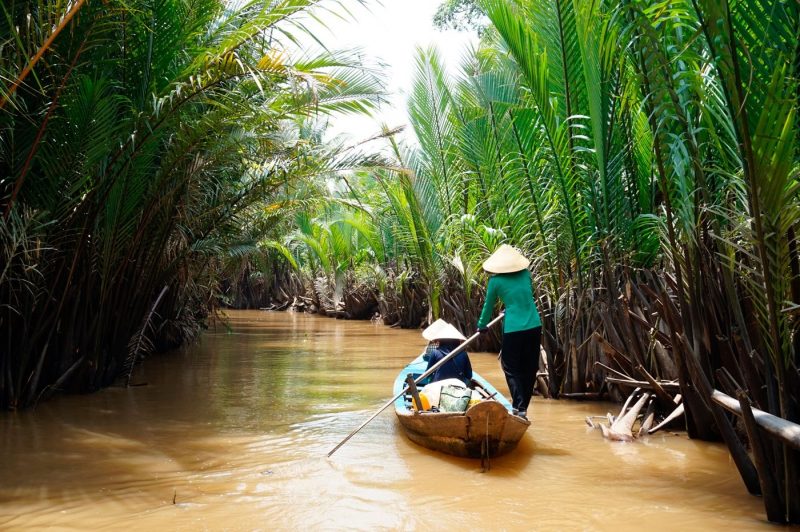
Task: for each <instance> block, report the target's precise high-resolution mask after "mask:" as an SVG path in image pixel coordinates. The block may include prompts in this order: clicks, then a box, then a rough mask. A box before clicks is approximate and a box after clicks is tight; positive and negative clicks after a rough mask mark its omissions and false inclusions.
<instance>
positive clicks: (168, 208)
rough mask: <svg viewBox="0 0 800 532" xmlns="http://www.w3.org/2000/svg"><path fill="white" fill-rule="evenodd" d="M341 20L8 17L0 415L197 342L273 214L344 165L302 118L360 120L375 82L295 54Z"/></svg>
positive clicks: (57, 7) (92, 13) (173, 1)
mask: <svg viewBox="0 0 800 532" xmlns="http://www.w3.org/2000/svg"><path fill="white" fill-rule="evenodd" d="M317 4H320V5H319V6H317ZM337 6H338V4H335V3H332V2H328V3H326V4H323V3H320V2H318V1H315V0H284V1H278V2H275V1H239V2H225V1H222V0H192V1H187V0H154V1H142V2H133V3H131V2H124V1H117V0H108V1H103V2H100V1H95V0H88V1H87V0H73V1H64V0H53V1H44V2H42V1H22V0H14V1H12V2H4V3H3V5H2V7H0V9H1V10H2V11H0V15H1V16H0V49H2V55H0V75H1V76H2V79H3V83H2V89H0V197H2V217H3V223H2V225H1V226H0V242H2V261H0V264H2V267H0V302H2V305H0V407H3V408H17V407H21V406H26V405H30V404H32V403H34V402H35V401H36V400H37V399H38V398H40V397H41V396H43V395H44V396H46V395H48V394H49V393H51V392H52V391H53V390H55V389H64V390H72V391H88V390H94V389H97V388H99V387H101V386H106V385H108V384H110V383H111V382H113V381H114V379H116V378H118V377H120V375H122V376H126V377H127V376H129V375H130V371H131V369H132V367H133V365H134V363H135V362H136V360H137V358H139V357H141V356H143V355H144V354H146V353H148V352H149V351H151V350H152V349H153V348H155V347H161V348H165V347H168V346H175V345H178V344H179V343H180V342H182V341H184V340H186V339H188V338H192V337H193V336H194V335H196V334H197V332H198V330H199V328H200V326H201V325H202V323H203V319H204V318H205V317H206V315H207V314H208V312H209V311H210V310H211V308H212V307H213V305H214V302H215V301H216V300H217V299H218V295H217V294H218V293H219V290H220V287H219V282H218V279H219V278H220V275H219V274H218V273H217V272H218V271H220V270H221V269H224V267H225V264H226V263H227V261H230V260H231V257H234V258H235V257H236V256H239V255H241V254H243V253H246V252H247V251H248V250H249V249H252V248H253V247H254V236H253V235H254V234H256V233H258V232H259V231H260V230H263V227H267V226H269V225H270V224H274V223H276V222H275V221H274V220H272V219H271V218H270V213H275V212H278V211H279V210H280V209H279V205H273V204H272V202H273V201H281V200H282V199H283V198H285V197H286V192H285V191H286V190H290V189H293V188H294V187H296V186H302V183H303V182H304V180H307V179H309V176H315V175H321V174H326V173H330V172H335V171H336V170H337V169H338V168H339V167H342V166H347V165H352V164H357V163H358V161H356V160H355V159H354V158H353V157H346V156H344V155H343V154H341V153H339V151H340V147H339V146H328V145H325V144H323V143H322V142H321V140H320V132H319V126H318V125H316V124H318V123H319V122H320V120H319V119H315V117H324V116H325V115H326V114H328V113H332V112H338V111H347V112H362V111H366V110H368V109H370V108H372V107H373V106H374V105H375V104H376V103H378V101H379V99H380V91H381V90H382V89H381V87H380V83H379V81H380V80H379V78H378V77H377V74H376V73H375V72H371V71H369V70H367V69H366V68H365V67H364V66H363V61H362V60H361V59H360V58H359V57H358V56H357V55H356V54H355V53H348V52H333V51H321V52H319V53H310V52H308V51H302V50H298V48H297V46H296V45H295V44H294V42H295V41H296V40H297V39H298V35H302V34H303V33H304V32H305V31H306V30H305V28H304V26H303V20H304V19H303V15H304V14H305V13H306V11H308V9H309V8H312V7H315V8H337ZM308 40H309V41H310V39H308ZM298 184H300V185H298ZM253 211H258V212H259V213H261V214H260V215H259V217H258V219H257V220H256V221H255V222H254V221H253V220H254V218H253V216H252V212H253ZM256 223H257V224H258V225H259V226H260V227H256V226H255V224H256ZM260 228H261V229H260Z"/></svg>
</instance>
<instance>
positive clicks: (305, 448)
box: [0, 311, 769, 531]
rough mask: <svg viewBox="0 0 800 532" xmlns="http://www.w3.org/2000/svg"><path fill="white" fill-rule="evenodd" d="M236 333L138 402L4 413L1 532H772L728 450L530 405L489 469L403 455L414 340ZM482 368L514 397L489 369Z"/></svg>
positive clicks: (483, 364) (134, 398)
mask: <svg viewBox="0 0 800 532" xmlns="http://www.w3.org/2000/svg"><path fill="white" fill-rule="evenodd" d="M229 317H230V325H231V330H230V331H227V330H226V329H224V328H222V327H218V328H216V330H214V329H212V330H210V331H208V332H207V333H206V334H204V336H203V338H202V341H201V342H200V343H199V344H197V345H194V346H191V347H189V348H186V349H184V350H181V351H179V352H177V353H172V354H169V355H167V356H158V357H153V358H151V359H149V360H147V361H146V362H145V363H144V364H143V365H142V366H141V367H139V368H138V369H137V371H136V373H135V377H134V381H135V382H137V383H145V382H146V383H147V385H146V386H139V387H132V388H127V389H126V388H110V389H107V390H103V391H101V392H98V393H96V394H93V395H88V396H69V397H59V398H56V399H54V400H51V401H49V402H47V403H44V404H41V405H39V407H38V408H36V409H35V410H32V411H26V412H20V413H12V414H0V529H2V530H42V529H49V530H87V529H120V530H122V529H128V530H130V529H134V530H139V529H141V530H340V529H347V530H416V529H429V530H444V529H446V530H575V529H577V530H615V531H618V530H642V529H649V530H721V529H726V528H728V529H736V530H748V529H753V530H755V529H766V528H768V526H769V525H767V524H766V522H765V520H764V516H763V513H764V512H763V508H762V506H761V501H760V499H757V498H755V497H751V496H749V495H747V493H746V491H745V488H744V486H743V485H742V482H741V481H740V479H739V477H738V475H737V473H736V470H735V468H734V465H733V463H732V462H731V460H730V458H729V455H728V452H727V450H726V448H725V447H723V446H722V445H718V444H708V443H702V442H693V441H690V440H689V439H687V437H686V436H685V434H676V433H664V434H659V435H655V436H651V437H649V438H647V439H645V440H643V441H638V442H635V443H618V442H608V441H605V440H603V438H602V437H601V435H600V433H599V432H597V431H592V430H590V429H588V427H587V426H586V425H585V424H584V418H585V417H586V416H587V415H590V414H591V415H600V414H605V413H606V412H607V411H608V410H609V409H611V408H614V407H613V406H612V405H607V404H600V403H574V402H566V401H546V400H543V399H541V398H535V399H534V405H533V410H532V411H533V425H532V427H531V429H529V431H528V433H527V434H526V435H525V437H524V438H523V440H522V442H521V444H520V446H519V447H518V448H517V449H516V450H515V452H513V453H512V454H510V455H507V456H504V457H500V458H496V459H493V460H492V461H491V469H490V470H489V471H488V472H481V468H480V462H479V461H476V460H469V459H460V458H452V457H448V456H445V455H442V454H438V453H435V452H432V451H428V450H426V449H423V448H421V447H418V446H417V445H415V444H413V443H411V442H410V441H409V440H408V439H407V438H406V437H405V436H404V434H403V433H402V432H401V428H400V427H399V425H398V423H397V421H396V419H395V415H394V412H393V410H392V408H391V407H390V409H387V410H386V411H385V412H384V413H383V414H381V415H380V416H378V418H377V419H376V420H375V421H374V422H373V423H371V424H370V425H368V426H367V427H366V428H365V429H364V430H362V431H361V432H360V433H359V434H357V435H356V436H355V437H354V438H353V439H352V440H350V442H348V443H347V444H346V445H345V446H344V447H342V448H341V449H340V450H339V451H338V452H337V453H336V454H334V455H333V457H332V458H330V459H329V458H326V456H325V455H326V453H327V452H328V451H329V450H330V449H331V448H332V447H333V446H334V445H336V443H338V442H339V441H340V440H341V439H342V438H343V437H344V436H346V435H347V434H348V433H349V432H350V431H351V430H352V429H354V428H355V427H356V426H358V425H359V424H360V423H361V422H362V421H363V420H364V419H366V418H367V417H368V416H369V415H370V414H371V413H372V412H374V410H376V409H377V408H378V407H380V406H381V405H382V404H383V403H385V402H386V401H387V400H388V399H389V398H391V395H392V394H391V385H392V381H393V379H394V377H395V375H396V373H397V371H399V368H401V367H402V366H403V365H404V364H405V363H406V362H407V361H408V360H409V359H410V358H411V357H412V356H413V355H415V354H417V353H419V352H420V350H421V349H422V348H423V346H424V341H423V340H422V338H421V336H420V335H419V332H415V331H399V330H393V329H390V328H387V327H383V326H380V325H376V324H372V323H368V322H347V321H340V320H333V319H328V318H319V317H315V316H308V315H303V314H292V313H271V312H260V311H242V312H230V313H229ZM471 358H472V363H473V366H474V367H475V369H476V371H478V372H480V373H481V374H482V375H483V376H485V377H487V378H488V379H489V380H490V381H492V382H493V383H494V384H495V385H496V386H497V387H498V388H499V389H501V391H503V393H507V388H506V387H505V381H504V379H503V377H502V373H501V371H500V368H499V365H498V362H497V359H496V357H495V356H493V355H490V354H486V353H473V354H471Z"/></svg>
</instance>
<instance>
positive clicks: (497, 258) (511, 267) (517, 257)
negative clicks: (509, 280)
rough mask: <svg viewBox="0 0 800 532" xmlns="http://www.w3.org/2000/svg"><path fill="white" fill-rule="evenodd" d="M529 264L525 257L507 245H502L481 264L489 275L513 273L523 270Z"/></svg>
mask: <svg viewBox="0 0 800 532" xmlns="http://www.w3.org/2000/svg"><path fill="white" fill-rule="evenodd" d="M530 263H531V261H529V260H528V259H526V258H525V256H524V255H523V254H522V253H520V252H519V251H517V250H516V248H512V247H511V246H509V245H508V244H503V245H501V246H500V247H499V248H497V250H496V251H495V252H494V253H492V255H491V256H490V257H489V258H488V259H486V262H484V263H483V269H484V270H486V271H487V272H489V273H513V272H518V271H520V270H524V269H525V268H527V267H528V265H529V264H530Z"/></svg>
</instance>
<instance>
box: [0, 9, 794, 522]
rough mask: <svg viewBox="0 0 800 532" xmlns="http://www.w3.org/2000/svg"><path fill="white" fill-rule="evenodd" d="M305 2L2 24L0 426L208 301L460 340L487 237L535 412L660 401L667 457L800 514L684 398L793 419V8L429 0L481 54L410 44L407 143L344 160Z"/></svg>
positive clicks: (738, 438)
mask: <svg viewBox="0 0 800 532" xmlns="http://www.w3.org/2000/svg"><path fill="white" fill-rule="evenodd" d="M318 3H320V2H317V1H314V0H306V1H302V0H284V1H279V2H274V1H271V2H267V1H261V2H257V1H256V2H248V3H239V4H235V3H225V2H222V1H221V0H200V1H192V2H189V1H186V0H159V1H152V2H138V3H137V8H136V9H133V8H131V7H130V6H129V4H127V3H124V2H121V1H118V0H108V1H106V2H98V1H85V0H76V1H72V2H65V1H52V2H23V1H15V2H12V3H11V4H10V5H6V6H4V7H3V17H2V18H0V39H2V50H3V52H2V55H0V71H1V72H2V75H3V79H4V84H3V86H2V92H1V93H0V110H2V113H0V140H2V142H0V169H1V170H0V179H2V181H0V197H2V198H3V200H2V201H3V217H4V223H3V225H2V229H1V230H0V235H1V236H2V250H3V262H2V266H3V267H2V268H1V269H0V294H1V296H0V297H1V299H0V302H2V305H3V306H2V310H1V311H0V312H1V314H0V320H2V321H0V323H1V324H2V326H1V327H0V335H2V336H1V337H0V340H2V343H1V344H0V349H2V352H0V406H4V407H12V408H14V407H19V406H24V405H28V404H31V403H32V402H34V401H35V400H36V399H37V398H38V397H39V396H41V395H43V394H47V393H49V391H51V390H54V389H58V388H61V389H70V390H89V389H95V388H97V387H99V386H103V385H106V384H108V383H110V382H111V381H112V380H113V379H114V378H117V377H118V376H119V375H125V374H126V373H128V372H129V370H130V369H131V367H132V365H133V364H134V362H135V361H136V360H137V358H138V357H140V356H142V354H143V353H146V352H148V351H149V350H150V349H152V348H154V347H156V346H155V345H154V344H158V346H159V347H165V346H168V345H176V344H177V343H179V342H181V341H183V340H185V339H187V338H190V337H192V336H193V335H194V334H195V333H196V332H197V330H198V327H199V326H200V324H202V321H203V319H204V318H205V316H206V315H207V314H208V313H209V311H211V310H212V309H213V307H214V306H215V305H216V304H218V303H220V302H221V303H222V304H227V305H233V306H268V305H271V306H273V307H274V308H284V307H286V306H288V305H294V306H295V307H296V308H305V309H311V310H315V311H318V312H323V313H326V314H329V315H335V316H343V317H351V318H369V317H371V316H372V315H373V314H375V313H376V312H377V313H378V314H380V316H381V317H382V319H383V320H384V322H385V323H387V324H391V325H399V326H403V327H418V326H420V325H423V324H424V323H426V322H428V321H429V320H431V319H432V318H436V317H444V318H445V319H448V320H450V321H452V322H454V323H455V324H457V325H458V326H459V327H460V328H461V329H462V330H464V331H465V332H471V331H472V330H474V327H475V324H476V321H477V314H478V312H479V310H480V305H481V303H482V297H483V286H484V285H485V282H486V279H485V276H484V274H483V273H482V272H481V269H480V265H481V262H482V261H483V260H484V259H485V258H486V257H487V256H488V254H489V253H490V252H491V251H492V250H493V249H494V248H496V246H497V245H499V244H500V243H509V244H513V245H516V246H518V247H519V248H521V249H522V250H523V251H524V252H525V253H526V254H527V255H528V256H529V257H531V258H532V259H533V263H532V266H531V268H532V271H533V273H534V277H535V289H536V298H537V303H538V305H539V308H540V311H541V313H542V316H543V320H544V334H543V347H544V348H545V351H546V354H547V361H546V362H547V365H546V367H547V371H548V373H549V375H548V378H547V382H546V385H545V386H543V391H544V392H545V393H548V394H550V395H551V396H554V397H559V396H562V395H568V396H569V395H583V396H592V395H599V394H601V393H610V394H611V395H612V396H614V395H615V394H617V393H618V391H617V388H615V387H614V386H609V384H608V381H607V380H606V377H607V371H609V370H611V371H613V372H615V373H620V374H623V375H626V376H628V377H630V378H631V379H634V380H639V381H646V380H649V379H653V378H655V379H658V378H662V379H672V378H676V379H678V381H679V383H680V389H681V395H682V396H683V400H684V402H685V405H686V424H687V429H688V432H689V435H690V436H692V437H697V438H703V439H720V438H721V439H723V440H724V441H725V442H726V444H727V445H728V447H729V448H730V450H731V453H732V455H733V457H734V460H735V462H736V465H737V467H738V468H739V471H740V473H741V474H742V478H743V480H744V481H745V484H746V485H747V488H748V490H750V491H751V492H752V493H762V494H763V495H764V502H765V506H766V509H767V514H768V516H769V518H770V519H771V520H773V521H778V522H795V523H796V522H800V484H799V482H800V458H799V457H798V455H797V451H796V450H795V449H793V448H792V447H790V446H788V445H786V444H784V443H780V442H777V441H775V440H772V439H767V438H763V437H762V435H760V434H759V433H758V432H753V431H751V430H747V431H746V430H744V429H742V427H740V426H739V425H738V423H735V422H734V421H733V420H732V419H731V418H730V417H728V416H727V415H726V414H724V413H723V412H722V410H721V409H720V408H719V407H718V406H716V405H715V404H714V403H713V402H712V401H711V400H710V396H711V393H712V390H713V389H715V388H716V389H719V390H722V391H725V392H727V393H728V394H730V395H734V396H735V395H736V394H737V392H738V393H740V394H742V395H741V397H742V401H743V403H745V402H746V403H747V404H749V403H750V402H752V404H753V405H754V406H756V407H758V408H760V409H762V410H764V411H766V412H769V413H772V414H774V415H776V416H779V417H781V418H783V419H786V420H790V421H794V422H798V421H800V410H798V406H799V405H798V400H800V391H799V390H800V375H799V374H798V367H800V336H798V334H797V332H798V331H797V329H798V320H797V315H798V309H800V251H799V250H798V241H797V233H798V223H799V222H800V199H799V198H798V184H799V183H800V117H798V111H800V83H799V82H798V75H799V74H800V4H798V3H797V1H796V0H770V1H768V0H737V1H727V0H723V1H720V0H675V1H672V2H666V3H665V2H648V1H644V0H617V1H610V0H597V1H591V2H590V1H571V0H539V1H535V2H533V1H523V0H513V1H508V0H483V1H481V2H478V3H476V2H471V1H468V0H448V2H446V3H445V6H444V7H443V9H442V10H441V11H440V13H439V15H438V18H439V22H440V23H441V24H442V25H455V26H460V27H463V26H468V27H477V28H478V29H479V30H480V35H481V38H480V44H479V46H478V47H477V48H476V49H475V50H472V51H471V52H470V53H469V54H468V55H467V56H466V58H465V60H464V62H463V64H462V65H461V69H460V74H459V75H458V76H455V77H451V76H448V75H447V74H446V70H445V68H444V65H443V64H442V61H441V59H440V57H439V55H438V54H437V52H436V51H435V50H430V49H425V50H420V51H419V53H418V58H417V73H416V77H415V83H414V88H413V91H412V94H411V95H410V98H409V103H408V111H409V117H410V121H411V125H412V129H413V136H414V137H415V139H414V140H413V141H411V142H408V143H404V142H401V141H399V140H397V136H396V135H394V136H393V135H392V134H393V133H394V132H393V131H388V130H386V131H384V134H383V135H379V137H381V138H379V139H377V140H375V141H374V142H372V143H369V144H355V145H352V144H347V143H344V142H341V141H333V142H327V143H325V142H322V140H321V139H322V128H323V126H322V125H320V121H319V120H314V119H313V118H314V117H315V116H317V115H319V114H325V113H328V112H333V111H359V112H360V111H366V110H369V108H371V106H372V105H374V104H375V103H376V101H377V100H378V98H379V96H378V93H379V88H378V84H377V80H376V78H375V76H374V75H373V74H372V73H370V72H368V71H365V70H364V69H363V68H362V67H360V65H361V60H360V58H357V57H355V56H354V55H348V54H341V53H332V52H323V53H320V54H318V55H314V56H311V55H308V54H305V55H303V54H299V55H298V53H292V50H294V49H295V48H294V47H293V46H292V42H294V40H295V39H294V37H295V34H296V33H298V32H300V33H302V32H304V28H303V26H302V23H301V22H300V21H299V20H298V19H297V16H298V15H300V14H302V13H303V12H304V11H305V10H306V9H307V8H309V7H312V6H314V5H316V4H318ZM476 17H477V18H479V19H480V20H477V21H476V20H475V18H476ZM356 65H359V66H358V67H357V66H356ZM7 80H10V81H7ZM383 137H385V139H386V140H384V139H383ZM376 142H377V143H380V144H381V146H382V147H381V149H380V150H376V149H374V148H373V149H372V151H371V152H370V151H369V149H370V148H372V147H374V146H375V143H376ZM497 340H498V338H497V336H495V337H493V338H482V342H483V343H482V344H481V345H479V346H477V347H478V348H490V347H496V345H497ZM543 368H544V364H543ZM609 368H610V369H609ZM128 374H129V373H128ZM659 400H660V401H662V404H661V407H662V408H664V409H667V408H670V407H673V408H674V405H672V403H671V402H669V400H668V399H667V400H666V401H664V398H659ZM665 403H668V404H665ZM745 446H750V447H751V448H752V449H754V450H758V451H759V452H757V453H756V454H757V455H758V456H756V459H757V462H758V464H757V465H758V468H756V467H755V466H754V464H753V461H752V460H751V457H750V455H749V454H748V453H747V452H746V450H745Z"/></svg>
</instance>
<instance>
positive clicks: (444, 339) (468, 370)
mask: <svg viewBox="0 0 800 532" xmlns="http://www.w3.org/2000/svg"><path fill="white" fill-rule="evenodd" d="M422 337H423V338H425V339H426V340H428V341H429V342H430V343H429V344H428V348H427V349H426V351H425V355H424V357H423V358H425V360H427V361H428V367H427V368H426V369H425V371H427V370H429V369H430V368H432V367H433V365H434V364H436V363H437V362H439V361H440V360H442V359H443V358H445V357H446V356H447V355H449V354H450V353H451V352H452V351H453V349H455V348H456V347H458V345H459V344H460V343H462V342H463V341H464V340H466V338H465V337H464V335H463V334H461V333H460V332H458V329H456V328H455V327H453V326H452V325H450V324H449V323H447V322H446V321H444V320H442V319H438V320H436V321H435V322H433V323H432V324H431V325H430V326H429V327H428V328H427V329H425V330H424V331H422ZM451 378H454V379H459V380H460V381H461V382H463V383H464V384H466V385H468V384H469V383H470V381H471V380H472V364H470V361H469V356H468V355H467V352H466V351H461V352H460V353H458V354H457V355H456V356H454V357H453V358H451V359H450V360H448V361H447V362H445V363H444V364H442V365H441V366H440V367H439V368H438V369H437V370H436V371H435V372H434V373H433V375H432V376H431V377H430V381H429V382H435V381H441V380H444V379H451Z"/></svg>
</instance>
